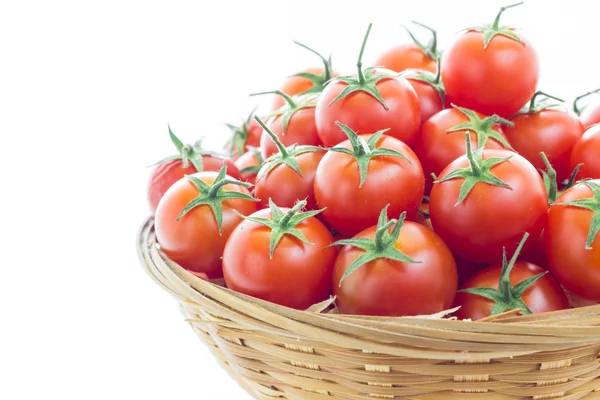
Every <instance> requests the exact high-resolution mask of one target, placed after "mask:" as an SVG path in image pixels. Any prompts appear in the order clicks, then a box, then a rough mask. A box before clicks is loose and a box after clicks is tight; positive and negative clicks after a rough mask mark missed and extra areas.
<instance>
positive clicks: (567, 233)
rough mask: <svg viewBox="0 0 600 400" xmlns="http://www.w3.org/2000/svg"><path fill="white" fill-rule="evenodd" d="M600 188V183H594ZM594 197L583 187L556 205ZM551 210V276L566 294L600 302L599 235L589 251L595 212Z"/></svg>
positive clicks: (548, 231)
mask: <svg viewBox="0 0 600 400" xmlns="http://www.w3.org/2000/svg"><path fill="white" fill-rule="evenodd" d="M592 182H594V183H598V184H600V180H598V179H594V180H592ZM588 197H592V192H591V190H590V189H589V188H588V187H587V186H586V185H584V184H576V185H575V186H573V187H571V188H570V189H568V190H566V191H565V192H564V193H563V194H561V195H560V196H559V197H558V199H556V203H561V202H565V201H573V200H578V199H584V198H588ZM556 203H555V205H554V206H552V207H550V211H549V212H548V223H547V225H546V228H545V230H544V240H545V248H546V256H547V258H548V264H549V267H550V270H551V271H552V273H553V274H554V275H555V276H556V278H557V279H558V280H559V282H560V283H561V284H562V285H563V286H564V287H565V289H566V290H568V291H569V292H572V293H573V294H575V295H578V296H581V297H583V298H585V299H588V300H593V301H600V235H599V236H597V237H596V239H595V240H594V241H593V243H592V245H591V247H592V248H591V249H589V250H586V248H585V245H586V240H587V236H588V231H589V229H590V222H591V218H592V212H591V211H589V210H585V209H581V208H578V207H574V206H566V205H565V206H563V205H559V204H556Z"/></svg>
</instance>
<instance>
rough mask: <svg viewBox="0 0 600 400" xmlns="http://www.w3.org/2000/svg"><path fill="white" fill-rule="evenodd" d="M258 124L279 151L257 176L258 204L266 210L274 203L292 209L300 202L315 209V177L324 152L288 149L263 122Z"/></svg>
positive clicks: (299, 147)
mask: <svg viewBox="0 0 600 400" xmlns="http://www.w3.org/2000/svg"><path fill="white" fill-rule="evenodd" d="M258 121H259V124H261V125H262V126H263V129H264V130H265V133H266V134H267V135H269V137H270V140H272V142H273V143H274V144H275V145H276V148H277V149H279V152H277V153H275V154H274V155H272V156H271V157H269V158H267V159H266V160H265V162H264V164H263V166H262V168H261V170H260V171H259V172H258V176H257V180H256V184H255V188H254V194H255V196H256V197H257V198H258V199H259V200H260V203H259V204H260V205H261V207H263V208H264V207H268V206H269V202H270V201H273V202H274V203H275V204H277V205H279V206H281V207H290V208H291V207H293V206H294V204H296V202H297V201H298V200H306V202H307V204H306V207H307V208H308V209H309V210H313V209H315V208H316V206H317V202H316V200H315V190H314V182H315V175H316V174H317V166H318V165H319V162H320V161H321V159H322V158H323V156H324V155H325V151H324V150H325V149H323V148H320V147H310V146H290V147H288V148H285V147H284V146H283V144H282V143H281V141H280V140H279V138H278V137H277V136H276V135H275V133H273V132H272V131H271V130H270V129H269V128H268V127H267V126H266V125H265V124H264V122H263V121H262V120H260V119H258Z"/></svg>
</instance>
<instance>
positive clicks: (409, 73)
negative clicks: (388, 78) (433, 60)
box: [402, 69, 446, 140]
mask: <svg viewBox="0 0 600 400" xmlns="http://www.w3.org/2000/svg"><path fill="white" fill-rule="evenodd" d="M402 76H403V77H405V78H406V79H407V80H408V83H410V84H411V86H412V87H413V89H415V92H417V97H418V98H419V110H420V112H421V124H423V123H424V122H425V121H427V120H428V119H429V118H430V117H431V116H432V115H435V114H437V113H439V112H440V111H442V110H443V109H444V107H445V98H446V91H445V89H444V85H443V84H442V82H441V80H440V73H439V70H438V73H437V74H432V73H431V72H428V71H424V70H418V69H408V70H405V71H404V72H403V73H402ZM417 140H418V139H417Z"/></svg>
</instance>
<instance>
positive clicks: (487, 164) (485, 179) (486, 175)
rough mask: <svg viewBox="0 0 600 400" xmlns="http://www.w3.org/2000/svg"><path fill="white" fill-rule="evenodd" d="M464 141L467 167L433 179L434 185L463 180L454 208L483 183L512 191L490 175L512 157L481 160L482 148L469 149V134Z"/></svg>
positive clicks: (494, 176)
mask: <svg viewBox="0 0 600 400" xmlns="http://www.w3.org/2000/svg"><path fill="white" fill-rule="evenodd" d="M465 140H466V144H467V159H468V160H469V164H470V165H469V167H466V168H459V169H455V170H454V171H452V172H450V173H449V174H448V175H446V176H445V177H443V178H441V179H435V181H434V183H442V182H446V181H449V180H451V179H464V182H463V184H462V186H461V187H460V192H459V195H458V200H457V202H456V204H455V205H454V206H455V207H456V206H458V205H459V204H460V203H462V201H463V200H464V199H465V198H466V197H467V196H468V195H469V193H471V190H473V188H474V187H475V185H476V184H478V183H485V184H488V185H492V186H498V187H502V188H506V189H510V190H512V187H511V186H510V185H508V184H507V183H505V182H503V181H502V180H501V179H500V178H498V177H497V176H496V175H494V174H492V172H491V169H492V168H493V167H494V166H496V165H498V164H502V163H503V162H506V161H508V160H509V159H510V158H511V157H512V156H508V157H503V158H502V157H490V158H488V159H486V160H484V159H483V148H482V147H479V148H478V149H477V150H475V151H473V150H472V149H471V137H470V135H469V132H467V133H466V134H465Z"/></svg>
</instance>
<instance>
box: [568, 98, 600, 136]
mask: <svg viewBox="0 0 600 400" xmlns="http://www.w3.org/2000/svg"><path fill="white" fill-rule="evenodd" d="M596 93H600V89H596V90H592V91H590V92H587V93H584V94H582V95H581V96H578V97H577V98H576V99H575V101H574V102H573V111H575V114H577V115H579V120H580V121H581V123H582V124H583V127H584V129H589V128H590V127H591V126H592V125H595V124H597V123H600V103H596V104H593V105H591V106H587V107H580V106H579V102H580V101H581V100H583V99H584V98H586V97H588V96H590V95H592V94H596Z"/></svg>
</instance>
